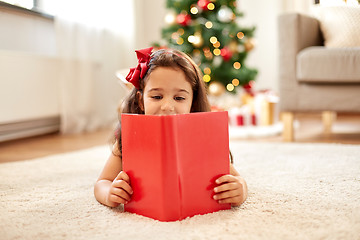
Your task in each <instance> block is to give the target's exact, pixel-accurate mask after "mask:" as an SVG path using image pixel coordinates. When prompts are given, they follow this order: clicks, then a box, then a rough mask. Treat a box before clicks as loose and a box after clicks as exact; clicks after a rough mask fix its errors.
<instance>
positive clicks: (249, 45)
mask: <svg viewBox="0 0 360 240" xmlns="http://www.w3.org/2000/svg"><path fill="white" fill-rule="evenodd" d="M244 47H245V51H247V52H250V51H251V50H253V48H254V47H255V43H254V39H252V38H248V39H247V40H246V41H245V43H244Z"/></svg>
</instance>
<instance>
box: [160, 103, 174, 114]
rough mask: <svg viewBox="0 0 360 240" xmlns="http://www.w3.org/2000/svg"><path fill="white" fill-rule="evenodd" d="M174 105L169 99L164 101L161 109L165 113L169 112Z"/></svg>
mask: <svg viewBox="0 0 360 240" xmlns="http://www.w3.org/2000/svg"><path fill="white" fill-rule="evenodd" d="M174 109H175V107H174V105H173V104H172V103H171V101H164V102H163V104H162V105H161V111H162V112H163V113H165V114H170V113H173V112H174Z"/></svg>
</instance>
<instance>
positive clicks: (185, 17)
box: [176, 13, 191, 27]
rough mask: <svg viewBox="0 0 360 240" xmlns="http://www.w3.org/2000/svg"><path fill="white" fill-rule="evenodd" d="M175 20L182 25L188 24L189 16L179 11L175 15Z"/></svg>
mask: <svg viewBox="0 0 360 240" xmlns="http://www.w3.org/2000/svg"><path fill="white" fill-rule="evenodd" d="M176 22H177V23H178V24H180V25H182V26H184V27H186V26H189V24H190V22H191V17H190V15H189V14H186V13H180V14H179V15H177V16H176Z"/></svg>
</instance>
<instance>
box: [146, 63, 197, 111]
mask: <svg viewBox="0 0 360 240" xmlns="http://www.w3.org/2000/svg"><path fill="white" fill-rule="evenodd" d="M192 99H193V91H192V88H191V85H190V83H189V82H188V81H187V80H186V77H185V74H184V73H183V72H182V71H181V70H178V69H174V68H169V67H158V68H156V69H155V70H154V71H152V72H151V74H150V76H149V77H148V79H147V81H146V83H145V88H144V95H143V100H144V101H143V103H144V105H143V108H144V109H143V110H144V112H145V115H170V114H184V113H190V109H191V105H192Z"/></svg>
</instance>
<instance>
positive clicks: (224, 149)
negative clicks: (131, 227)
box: [121, 112, 230, 221]
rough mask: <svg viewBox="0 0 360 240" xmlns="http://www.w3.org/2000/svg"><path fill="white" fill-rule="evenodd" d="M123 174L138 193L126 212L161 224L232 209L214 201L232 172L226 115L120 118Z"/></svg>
mask: <svg viewBox="0 0 360 240" xmlns="http://www.w3.org/2000/svg"><path fill="white" fill-rule="evenodd" d="M121 124H122V127H121V131H122V154H123V155H122V161H123V170H124V171H125V172H126V173H127V174H128V175H129V177H130V181H131V186H132V188H133V190H134V193H133V196H132V199H131V201H130V202H129V203H128V204H125V207H124V208H125V211H128V212H132V213H136V214H140V215H143V216H146V217H150V218H153V219H157V220H160V221H176V220H181V219H184V218H186V217H190V216H194V215H196V214H205V213H210V212H215V211H218V210H224V209H229V208H230V204H219V203H218V202H217V201H215V200H214V199H213V198H212V197H213V195H214V192H213V189H214V187H215V186H216V184H215V180H216V179H217V178H219V177H220V176H222V175H224V174H229V165H230V161H229V135H228V114H227V112H203V113H190V114H179V115H167V116H153V115H136V114H122V115H121Z"/></svg>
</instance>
